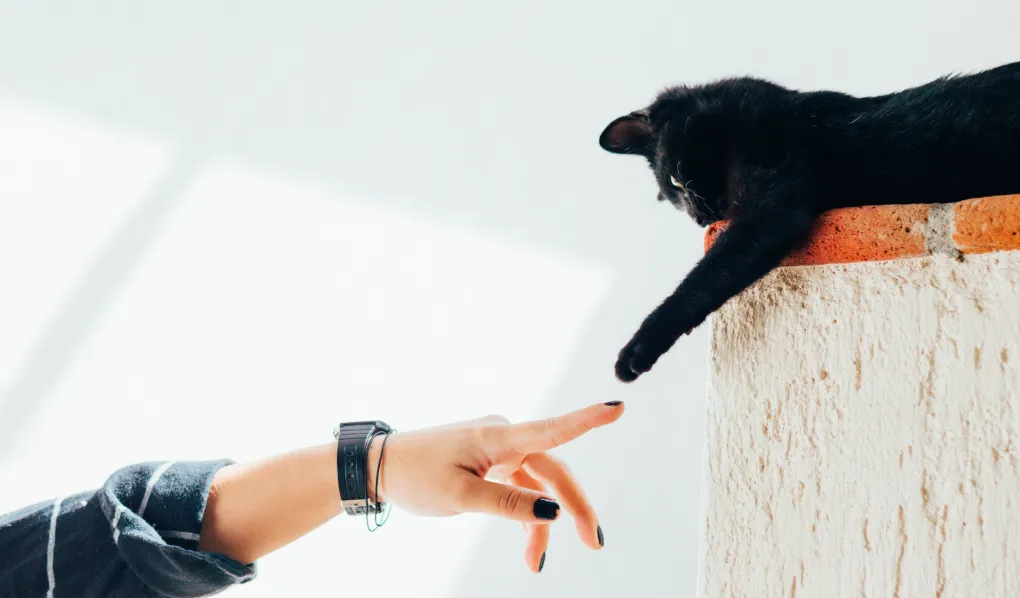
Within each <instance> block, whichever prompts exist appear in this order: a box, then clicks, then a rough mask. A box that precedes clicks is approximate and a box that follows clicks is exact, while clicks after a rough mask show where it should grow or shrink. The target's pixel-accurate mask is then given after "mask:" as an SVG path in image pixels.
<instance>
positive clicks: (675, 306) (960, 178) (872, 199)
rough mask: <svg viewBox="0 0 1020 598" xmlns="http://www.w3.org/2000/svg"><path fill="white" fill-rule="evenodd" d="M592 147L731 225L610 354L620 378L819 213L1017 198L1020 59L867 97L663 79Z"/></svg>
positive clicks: (759, 269) (691, 209)
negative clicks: (644, 163) (625, 160)
mask: <svg viewBox="0 0 1020 598" xmlns="http://www.w3.org/2000/svg"><path fill="white" fill-rule="evenodd" d="M599 144H600V145H601V146H602V147H603V148H604V149H606V150H608V151H610V152H614V153H618V154H640V155H643V156H644V157H645V158H647V159H648V162H649V163H650V164H651V167H652V170H653V172H654V173H655V178H656V180H657V181H658V183H659V187H660V191H659V196H658V198H659V200H660V201H661V200H668V201H669V202H670V203H672V204H673V205H674V206H676V207H677V208H678V209H682V210H685V211H686V212H687V213H688V214H690V215H691V217H693V218H694V220H695V221H696V222H697V223H698V224H699V225H701V226H705V225H707V224H709V223H712V222H715V221H717V220H722V219H728V220H730V221H731V222H730V226H729V227H728V228H727V229H726V230H725V232H723V233H722V235H721V236H720V237H719V239H718V241H717V242H716V243H715V245H713V246H712V248H711V249H710V250H709V251H708V252H707V253H706V254H705V256H704V257H703V258H702V260H701V261H700V262H698V264H697V265H696V266H695V267H694V269H693V270H691V272H690V273H689V274H688V275H687V277H686V278H685V279H684V281H683V282H682V283H680V286H679V287H678V288H677V289H676V291H674V292H673V294H672V295H670V296H669V297H668V298H667V299H666V300H665V301H663V302H662V304H661V305H659V307H658V308H656V310H655V311H653V312H652V313H651V315H649V316H648V317H647V318H646V319H645V321H644V322H643V323H642V324H641V327H640V329H638V331H637V333H636V334H635V335H634V337H633V338H632V339H631V341H630V342H629V343H627V346H626V347H624V348H623V350H622V351H620V355H619V358H618V360H617V362H616V376H617V377H618V378H619V379H620V380H622V381H624V382H631V381H633V380H636V379H637V377H638V376H640V375H641V374H643V373H645V372H647V371H648V370H650V369H651V368H652V365H654V364H655V362H656V360H657V359H658V358H659V357H660V356H661V355H662V354H663V353H665V352H666V351H668V350H669V349H670V347H672V346H673V344H674V343H675V342H676V340H677V339H678V338H679V337H680V336H681V335H683V334H687V333H689V332H690V331H691V330H692V329H693V328H694V327H696V326H698V325H699V324H701V323H702V322H703V321H704V320H705V318H707V317H708V316H709V314H711V313H712V312H713V311H715V310H717V309H718V308H719V307H721V306H722V305H723V304H724V303H725V302H726V301H727V300H728V299H729V298H730V297H733V296H734V295H736V294H738V293H740V292H741V291H742V290H743V289H745V288H746V287H748V286H749V285H751V284H752V283H753V282H755V281H756V280H758V279H759V278H761V277H762V276H764V275H765V274H766V273H768V272H769V271H770V270H772V269H773V268H775V267H776V266H777V265H778V264H779V262H780V261H781V260H782V259H783V258H784V257H785V256H786V255H787V254H789V253H790V251H791V250H793V249H795V248H796V247H797V246H798V245H799V244H801V243H803V242H804V241H805V239H806V238H807V236H808V234H809V233H810V231H811V228H812V225H813V223H814V221H815V218H816V217H817V216H818V214H820V213H821V212H823V211H825V210H829V209H831V208H837V207H843V206H857V205H873V204H905V203H945V202H954V201H959V200H964V199H968V198H973V197H982V196H989V195H1001V194H1008V193H1020V62H1016V63H1013V64H1010V65H1006V66H1002V67H999V68H995V69H992V70H989V71H985V72H982V73H978V74H975V75H968V76H957V77H945V78H942V79H938V80H936V81H934V82H932V83H929V84H927V85H923V86H921V87H916V88H913V89H908V90H906V91H901V92H899V93H894V94H890V95H885V96H880V97H868V98H858V97H854V96H850V95H846V94H843V93H836V92H831V91H819V92H798V91H793V90H790V89H786V88H783V87H780V86H779V85H775V84H773V83H769V82H767V81H762V80H758V79H752V78H741V79H729V80H724V81H720V82H716V83H712V84H709V85H703V86H695V87H676V88H671V89H667V90H666V91H664V92H663V93H661V94H660V95H659V97H658V98H657V99H656V100H655V102H653V103H652V105H651V106H649V107H648V108H647V109H645V110H641V111H639V112H633V113H631V114H629V115H627V116H623V117H620V118H618V119H616V120H614V121H613V122H612V123H610V124H609V126H608V127H606V130H605V131H603V132H602V136H601V138H600V139H599Z"/></svg>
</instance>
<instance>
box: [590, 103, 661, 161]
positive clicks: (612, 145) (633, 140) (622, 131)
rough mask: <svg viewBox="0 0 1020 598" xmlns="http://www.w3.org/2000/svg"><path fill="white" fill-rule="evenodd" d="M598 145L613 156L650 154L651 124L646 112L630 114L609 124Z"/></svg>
mask: <svg viewBox="0 0 1020 598" xmlns="http://www.w3.org/2000/svg"><path fill="white" fill-rule="evenodd" d="M599 145H601V146H602V149H604V150H606V151H607V152H613V153H614V154H642V155H644V156H647V155H650V154H651V152H652V123H651V121H650V120H649V119H648V113H646V112H631V113H630V114H628V115H627V116H621V117H620V118H618V119H616V120H614V121H613V122H611V123H609V126H608V127H606V130H604V131H602V135H601V136H600V137H599Z"/></svg>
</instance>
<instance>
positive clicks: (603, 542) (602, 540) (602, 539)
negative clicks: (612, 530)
mask: <svg viewBox="0 0 1020 598" xmlns="http://www.w3.org/2000/svg"><path fill="white" fill-rule="evenodd" d="M598 531H599V546H605V545H606V538H605V537H604V536H603V535H602V526H601V525H600V526H599V530H598Z"/></svg>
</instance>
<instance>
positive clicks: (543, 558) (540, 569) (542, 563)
mask: <svg viewBox="0 0 1020 598" xmlns="http://www.w3.org/2000/svg"><path fill="white" fill-rule="evenodd" d="M544 568H545V553H544V552H543V553H542V560H540V561H538V572H539V573H541V572H542V569H544Z"/></svg>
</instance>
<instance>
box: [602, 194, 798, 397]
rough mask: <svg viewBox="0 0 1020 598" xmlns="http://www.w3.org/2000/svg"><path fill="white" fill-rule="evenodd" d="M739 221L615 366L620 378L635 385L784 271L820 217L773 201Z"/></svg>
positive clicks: (788, 201) (789, 200) (787, 200)
mask: <svg viewBox="0 0 1020 598" xmlns="http://www.w3.org/2000/svg"><path fill="white" fill-rule="evenodd" d="M771 199H772V201H769V202H768V204H767V205H769V206H770V207H766V208H760V209H758V210H756V211H754V212H749V213H747V214H744V215H743V216H741V217H739V218H737V219H734V220H733V222H732V223H731V225H730V226H729V228H727V229H726V230H725V231H724V232H723V233H722V234H721V235H720V236H719V239H718V240H717V241H716V243H715V245H713V246H712V248H711V249H710V250H709V251H708V253H706V254H705V256H704V257H703V258H702V259H701V261H700V262H698V264H697V265H696V266H695V267H694V269H693V270H691V272H690V273H689V274H688V275H687V277H686V278H685V279H684V280H683V282H681V283H680V286H679V287H677V289H676V291H674V292H673V294H672V295H670V296H669V297H668V298H667V299H666V300H665V301H663V302H662V304H661V305H659V307H658V308H656V309H655V311H653V312H652V313H651V314H650V315H649V316H648V317H647V318H645V321H644V322H643V323H642V324H641V327H640V328H639V329H638V331H637V333H635V334H634V336H633V338H631V340H630V342H629V343H627V346H625V347H624V348H623V350H622V351H620V354H619V356H618V358H617V361H616V377H617V378H619V379H620V380H621V381H623V382H633V381H634V380H636V379H637V378H638V377H639V376H640V375H641V374H644V373H645V372H647V371H648V370H650V369H652V366H653V365H655V362H656V361H657V360H658V359H659V357H661V356H662V355H663V354H664V353H665V352H666V351H668V350H669V349H670V348H671V347H672V346H673V344H674V343H676V341H677V339H679V338H680V337H681V336H682V335H684V334H688V333H689V332H691V330H693V329H694V328H695V327H697V326H698V325H699V324H701V323H702V322H704V321H705V319H706V318H707V317H708V316H709V315H710V314H711V313H712V312H714V311H715V310H717V309H719V308H720V307H722V305H723V304H724V303H726V301H728V300H729V299H730V297H733V296H735V295H737V294H738V293H740V292H741V291H743V290H744V289H745V288H747V287H748V286H750V285H751V284H752V283H754V282H755V281H756V280H758V279H759V278H761V277H762V276H764V275H765V274H767V273H768V272H769V271H770V270H772V269H773V268H775V267H776V266H778V265H779V263H780V262H781V261H782V259H783V258H784V257H786V256H787V255H788V254H789V253H790V251H792V250H793V249H794V248H796V247H797V246H798V245H800V244H801V243H803V242H804V240H805V239H807V236H808V234H809V233H810V231H811V226H812V224H813V223H814V219H815V213H814V212H813V211H812V210H811V209H809V208H807V207H802V206H806V204H805V203H804V202H801V201H798V200H799V199H800V198H799V197H784V199H783V201H778V200H779V198H777V197H773V198H771Z"/></svg>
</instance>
